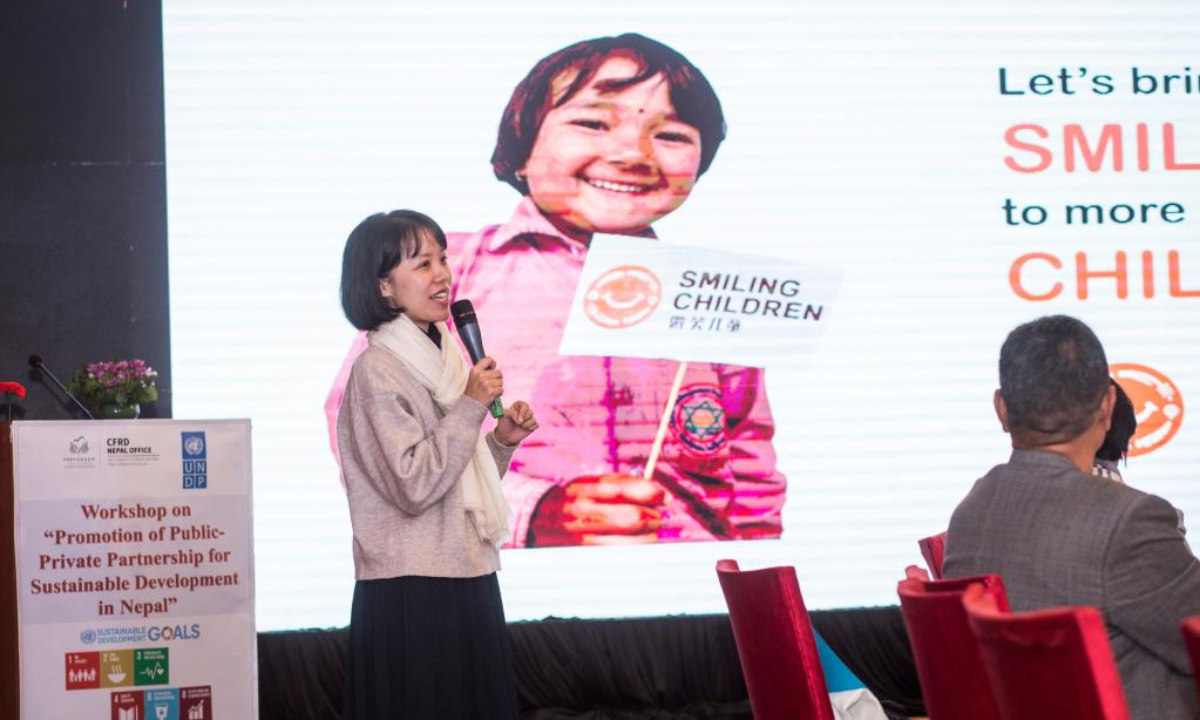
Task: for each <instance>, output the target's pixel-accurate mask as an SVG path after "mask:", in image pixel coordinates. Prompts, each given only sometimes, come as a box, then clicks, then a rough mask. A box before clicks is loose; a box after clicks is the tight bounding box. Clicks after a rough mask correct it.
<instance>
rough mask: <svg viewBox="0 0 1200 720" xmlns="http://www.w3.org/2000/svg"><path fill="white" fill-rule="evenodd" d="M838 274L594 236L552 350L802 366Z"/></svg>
mask: <svg viewBox="0 0 1200 720" xmlns="http://www.w3.org/2000/svg"><path fill="white" fill-rule="evenodd" d="M842 274H843V273H842V271H841V270H839V269H836V268H830V267H825V266H820V265H812V264H808V263H796V262H789V261H784V260H778V259H775V258H764V257H757V256H752V255H742V254H738V253H730V252H724V251H720V250H708V249H700V248H692V247H681V246H678V245H665V244H663V243H660V242H658V241H655V240H650V239H646V238H635V237H627V236H621V235H596V236H594V237H593V238H592V243H591V248H590V249H589V251H588V255H587V260H586V262H585V263H584V266H583V273H582V275H581V276H580V280H579V286H578V287H577V288H576V289H575V299H574V301H573V302H572V304H571V313H570V315H569V316H568V318H567V326H566V329H565V331H564V332H563V339H562V344H561V345H560V346H559V354H561V355H611V356H621V357H640V358H660V359H669V360H680V361H697V362H716V363H730V364H735V365H748V366H752V367H767V366H770V365H772V364H777V363H779V362H787V363H789V364H792V365H795V364H797V363H799V364H804V363H805V362H806V361H807V360H808V359H809V358H811V357H812V355H813V353H814V352H815V350H816V341H817V339H818V337H819V336H820V334H821V332H822V330H823V329H824V327H825V325H826V324H828V323H829V322H830V321H831V320H830V319H831V316H832V315H833V304H834V302H835V299H836V295H837V290H838V287H839V285H840V284H841V280H842Z"/></svg>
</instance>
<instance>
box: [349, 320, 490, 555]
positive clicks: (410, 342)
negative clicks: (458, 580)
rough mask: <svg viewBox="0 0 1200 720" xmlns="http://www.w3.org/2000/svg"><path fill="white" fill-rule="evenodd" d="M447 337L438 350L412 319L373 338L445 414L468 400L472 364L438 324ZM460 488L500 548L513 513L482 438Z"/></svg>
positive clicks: (470, 513) (483, 535)
mask: <svg viewBox="0 0 1200 720" xmlns="http://www.w3.org/2000/svg"><path fill="white" fill-rule="evenodd" d="M436 325H437V329H438V331H439V332H441V334H442V347H441V349H440V350H439V349H438V347H437V346H436V345H434V343H433V342H432V340H430V338H429V336H428V335H426V334H425V333H424V332H422V331H421V329H420V328H418V327H417V326H416V325H414V324H413V321H412V320H410V319H409V318H408V316H407V315H401V316H399V317H397V318H396V319H395V320H393V321H391V322H389V323H384V324H383V325H380V326H379V328H378V329H377V330H374V331H373V332H371V333H370V334H369V335H368V340H369V341H370V343H371V344H372V345H379V346H382V347H383V348H384V349H386V350H388V351H390V352H391V353H392V354H393V355H395V356H396V357H398V358H400V360H401V362H403V363H404V364H405V365H406V366H407V367H408V368H409V369H410V370H411V371H412V373H413V375H414V376H415V377H416V378H417V380H419V381H420V383H421V384H422V385H424V386H425V388H426V389H428V390H429V392H430V394H431V395H433V400H434V402H436V403H437V404H438V406H439V407H440V408H441V409H442V410H443V411H445V410H449V409H450V407H451V406H452V405H454V403H456V402H458V400H459V399H460V398H461V397H462V396H463V391H464V390H465V389H466V387H467V374H468V372H469V366H468V365H467V363H466V360H465V359H464V358H463V355H462V352H461V351H460V350H459V349H458V345H457V344H456V343H455V342H454V341H453V340H452V339H451V337H450V333H449V330H447V329H446V323H444V322H439V323H436ZM458 486H459V487H460V488H462V499H463V507H464V508H465V509H466V511H467V517H468V518H470V520H471V524H472V525H473V526H474V527H475V532H477V533H478V534H479V539H480V541H481V542H490V543H492V544H493V545H495V546H496V547H499V546H500V544H501V543H503V542H504V541H505V540H506V539H507V538H508V516H509V514H510V513H511V510H510V509H509V507H508V501H507V500H505V499H504V493H503V492H502V491H501V490H500V473H499V472H498V471H497V470H496V461H495V459H494V458H493V457H492V452H491V450H490V449H488V444H487V441H486V440H484V438H483V434H482V433H481V434H479V435H478V436H477V437H476V440H475V454H474V455H473V456H472V457H471V462H470V463H468V464H467V467H466V469H465V470H463V474H462V476H461V477H460V478H459V482H458Z"/></svg>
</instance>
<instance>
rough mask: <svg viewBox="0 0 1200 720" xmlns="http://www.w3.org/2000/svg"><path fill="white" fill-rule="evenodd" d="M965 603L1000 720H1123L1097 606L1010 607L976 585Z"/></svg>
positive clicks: (1114, 670)
mask: <svg viewBox="0 0 1200 720" xmlns="http://www.w3.org/2000/svg"><path fill="white" fill-rule="evenodd" d="M963 606H964V607H965V608H966V610H967V619H968V621H969V622H970V625H971V631H972V632H973V633H974V634H975V638H976V640H978V641H979V652H980V655H982V656H983V664H984V667H986V668H987V673H988V679H989V680H990V681H991V685H992V693H993V694H994V695H995V697H996V705H997V707H998V708H999V710H1000V717H1001V718H1003V720H1018V719H1019V720H1061V718H1072V720H1128V718H1129V711H1128V709H1127V708H1126V706H1125V692H1124V690H1122V689H1121V678H1120V676H1119V675H1118V674H1117V664H1116V662H1114V661H1113V656H1112V648H1111V647H1110V646H1109V644H1108V634H1107V631H1106V630H1105V628H1104V619H1103V618H1102V617H1101V616H1100V611H1099V610H1097V609H1095V608H1091V607H1067V608H1053V609H1050V610H1039V611H1037V612H1028V613H1015V614H1014V613H1009V612H1007V611H1005V610H1004V609H1002V608H1000V607H999V606H998V604H997V603H996V600H995V598H994V597H993V596H991V595H989V594H988V593H987V591H986V590H985V589H984V588H983V587H982V586H977V585H974V586H971V587H969V588H967V591H966V592H965V593H964V594H963Z"/></svg>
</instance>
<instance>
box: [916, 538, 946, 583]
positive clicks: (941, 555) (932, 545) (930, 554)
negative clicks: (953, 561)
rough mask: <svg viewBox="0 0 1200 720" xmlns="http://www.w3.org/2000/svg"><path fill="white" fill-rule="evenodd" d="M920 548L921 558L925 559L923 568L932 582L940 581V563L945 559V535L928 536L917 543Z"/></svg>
mask: <svg viewBox="0 0 1200 720" xmlns="http://www.w3.org/2000/svg"><path fill="white" fill-rule="evenodd" d="M917 545H920V546H921V557H923V558H925V566H926V567H928V568H929V575H930V577H932V578H933V579H934V580H941V579H942V561H943V560H945V559H946V533H938V534H937V535H930V536H929V537H927V538H921V539H920V540H918V541H917Z"/></svg>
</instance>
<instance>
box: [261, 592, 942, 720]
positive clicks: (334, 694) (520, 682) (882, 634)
mask: <svg viewBox="0 0 1200 720" xmlns="http://www.w3.org/2000/svg"><path fill="white" fill-rule="evenodd" d="M812 620H813V625H814V626H815V627H816V629H817V630H818V631H819V632H820V633H821V635H822V636H823V637H824V638H825V640H826V641H827V642H828V643H829V646H830V647H831V648H833V650H834V652H836V653H837V654H838V656H839V657H841V658H842V660H843V661H844V662H845V663H846V665H847V666H849V668H850V669H851V670H852V671H853V672H854V673H855V674H856V675H857V676H858V677H859V678H860V679H861V680H862V681H863V683H864V684H866V685H867V687H869V688H870V689H871V690H872V691H873V692H874V693H875V695H876V697H878V698H879V700H880V702H881V703H883V705H884V708H885V709H886V710H887V711H888V713H889V715H891V716H892V717H895V718H903V717H908V716H909V715H923V714H924V706H923V704H922V701H921V691H920V685H919V683H918V681H917V675H916V669H915V666H914V664H913V660H912V652H911V649H910V648H909V644H908V635H907V634H906V633H905V630H904V623H903V621H902V619H901V617H900V611H899V609H898V608H896V607H883V608H860V609H847V610H826V611H816V612H813V613H812ZM508 630H509V638H510V640H511V642H512V647H513V656H514V659H515V663H516V670H517V690H518V696H519V697H520V701H521V717H522V718H523V719H524V720H567V719H572V720H634V719H635V718H637V719H641V718H653V719H654V720H689V719H691V718H705V719H708V720H751V718H752V716H751V714H750V703H749V700H748V699H747V696H746V684H745V681H744V680H743V678H742V671H741V666H740V664H739V663H738V656H737V645H736V644H735V642H734V638H733V628H732V627H731V626H730V624H729V617H728V616H727V615H700V616H678V617H660V618H634V619H627V620H560V619H554V618H551V619H547V620H542V621H538V622H523V623H512V624H510V625H509V626H508ZM347 639H348V633H347V632H346V631H345V630H299V631H294V632H276V633H260V634H259V636H258V688H259V711H260V717H261V718H262V720H285V719H287V720H337V719H338V718H340V717H341V705H342V696H343V689H342V685H343V683H344V681H345V656H346V643H347Z"/></svg>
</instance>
